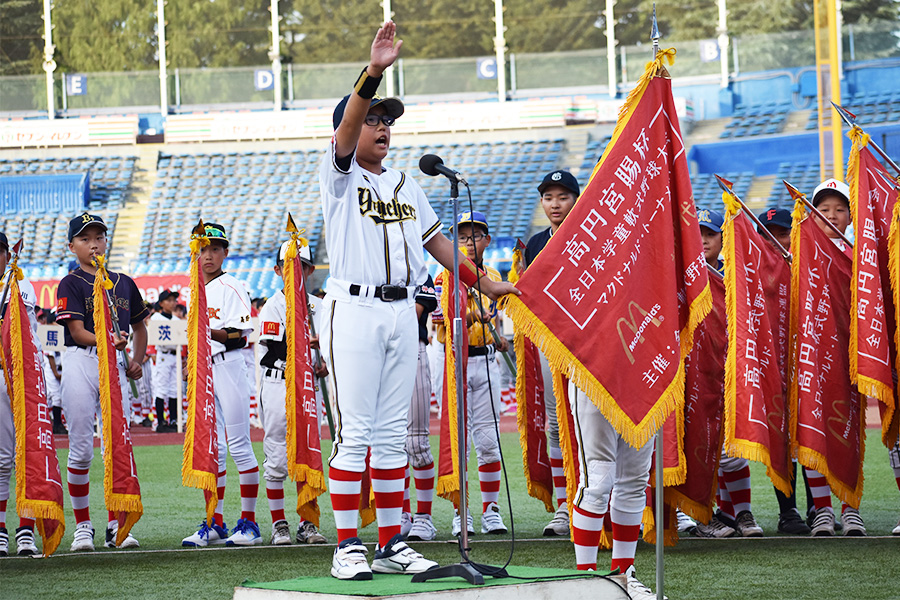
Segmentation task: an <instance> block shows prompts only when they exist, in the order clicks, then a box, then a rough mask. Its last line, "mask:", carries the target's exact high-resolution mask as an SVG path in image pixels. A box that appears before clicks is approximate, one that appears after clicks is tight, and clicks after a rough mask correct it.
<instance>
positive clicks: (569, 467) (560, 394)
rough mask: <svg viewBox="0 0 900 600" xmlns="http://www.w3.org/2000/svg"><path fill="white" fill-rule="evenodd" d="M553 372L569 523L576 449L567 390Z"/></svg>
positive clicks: (575, 477) (575, 481) (575, 488)
mask: <svg viewBox="0 0 900 600" xmlns="http://www.w3.org/2000/svg"><path fill="white" fill-rule="evenodd" d="M551 371H552V373H553V396H554V398H556V421H557V423H558V425H559V449H560V452H562V457H563V473H565V475H566V500H567V506H566V508H568V509H569V523H571V522H572V514H573V513H574V511H575V502H574V499H575V493H576V492H577V491H578V472H579V469H578V454H577V453H578V449H577V448H573V447H572V433H573V432H572V430H571V428H570V427H569V415H570V414H571V412H572V409H571V408H570V407H569V391H568V389H567V385H566V382H565V380H564V378H563V374H562V373H561V372H560V371H559V370H558V369H551ZM569 529H570V531H569V537H570V538H571V540H572V542H574V541H575V537H574V536H575V532H574V530H572V528H571V527H570V528H569Z"/></svg>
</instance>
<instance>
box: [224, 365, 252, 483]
mask: <svg viewBox="0 0 900 600" xmlns="http://www.w3.org/2000/svg"><path fill="white" fill-rule="evenodd" d="M248 385H249V384H248V379H247V365H246V363H245V362H244V359H243V357H242V356H241V354H240V353H239V352H234V351H232V353H230V355H227V356H226V359H225V360H224V361H220V362H218V363H213V389H214V390H215V394H216V432H217V435H218V438H219V439H218V442H219V470H220V471H224V470H225V460H226V459H227V458H228V452H229V451H231V457H232V458H233V459H234V464H235V465H237V468H238V471H247V470H249V469H252V468H254V467H256V466H258V465H259V463H258V462H257V461H256V455H255V454H253V446H252V445H251V444H250V390H249V388H248Z"/></svg>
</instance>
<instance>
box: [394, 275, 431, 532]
mask: <svg viewBox="0 0 900 600" xmlns="http://www.w3.org/2000/svg"><path fill="white" fill-rule="evenodd" d="M437 307H438V300H437V295H436V294H435V289H434V281H433V280H432V279H431V275H429V276H428V279H426V280H425V285H423V286H422V287H421V288H419V290H418V291H417V292H416V319H417V321H418V325H419V354H418V356H417V357H416V384H415V387H414V388H413V395H412V402H411V404H410V405H409V420H408V421H407V437H406V454H407V455H408V456H409V461H410V462H411V463H412V475H413V479H414V480H415V485H416V514H415V516H413V514H412V506H411V504H410V498H409V468H407V470H406V478H405V488H406V489H405V490H404V491H403V514H402V515H401V521H400V532H401V533H402V534H403V535H404V536H405V537H406V539H407V540H409V541H430V540H433V539H434V538H435V537H436V536H437V529H436V528H435V527H434V522H433V521H432V519H431V505H432V502H433V501H434V482H435V470H434V457H433V456H432V453H431V442H430V441H429V438H428V436H429V433H430V432H431V428H430V421H431V369H430V366H429V359H428V351H427V350H426V349H427V348H428V315H429V314H430V313H432V312H433V311H434V310H435V309H436V308H437Z"/></svg>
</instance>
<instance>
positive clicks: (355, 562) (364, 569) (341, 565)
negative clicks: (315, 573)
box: [331, 537, 372, 581]
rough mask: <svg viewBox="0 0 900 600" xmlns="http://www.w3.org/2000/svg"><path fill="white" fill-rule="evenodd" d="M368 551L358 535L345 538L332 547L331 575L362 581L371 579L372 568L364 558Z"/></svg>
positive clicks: (337, 577)
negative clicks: (335, 546)
mask: <svg viewBox="0 0 900 600" xmlns="http://www.w3.org/2000/svg"><path fill="white" fill-rule="evenodd" d="M368 552H369V551H368V550H367V549H366V547H365V546H363V543H362V541H361V540H360V539H359V538H358V537H352V538H347V539H346V540H344V541H343V542H341V543H340V544H338V547H337V548H335V549H334V556H333V557H332V559H331V576H332V577H334V578H336V579H344V580H352V581H364V580H368V579H372V569H370V568H369V562H368V561H367V560H366V554H367V553H368Z"/></svg>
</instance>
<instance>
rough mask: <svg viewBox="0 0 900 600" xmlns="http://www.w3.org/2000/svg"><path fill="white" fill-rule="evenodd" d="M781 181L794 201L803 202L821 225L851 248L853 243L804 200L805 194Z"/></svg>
mask: <svg viewBox="0 0 900 600" xmlns="http://www.w3.org/2000/svg"><path fill="white" fill-rule="evenodd" d="M781 181H782V183H784V186H785V187H786V188H787V189H788V192H790V194H791V198H793V199H794V200H801V201H802V202H803V204H805V205H806V208H808V209H809V210H810V212H811V213H813V214H814V215H816V216H817V217H819V220H820V221H822V222H823V223H825V225H826V226H828V228H829V229H831V230H832V231H833V232H835V233H836V234H838V236H839V237H840V238H841V240H842V241H843V242H844V243H845V244H847V245H848V246H851V247H852V246H853V242H851V241H850V240H848V239H847V238H846V236H844V234H843V233H841V230H840V229H838V228H837V227H836V226H835V224H834V223H832V222H831V221H829V220H828V219H827V218H826V217H825V215H823V214H822V211H820V210H819V209H818V208H816V207H815V206H813V203H812V202H810V201H809V200H807V199H806V194H803V193H802V192H801V191H800V190H798V189H797V188H795V187H794V186H792V185H791V184H790V183H788V182H787V181H785V180H784V179H782V180H781Z"/></svg>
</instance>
